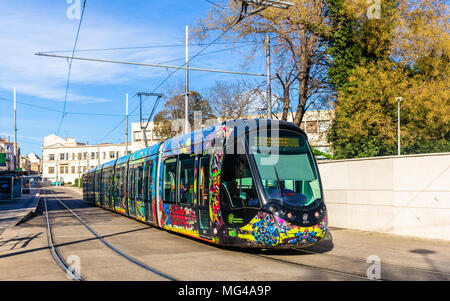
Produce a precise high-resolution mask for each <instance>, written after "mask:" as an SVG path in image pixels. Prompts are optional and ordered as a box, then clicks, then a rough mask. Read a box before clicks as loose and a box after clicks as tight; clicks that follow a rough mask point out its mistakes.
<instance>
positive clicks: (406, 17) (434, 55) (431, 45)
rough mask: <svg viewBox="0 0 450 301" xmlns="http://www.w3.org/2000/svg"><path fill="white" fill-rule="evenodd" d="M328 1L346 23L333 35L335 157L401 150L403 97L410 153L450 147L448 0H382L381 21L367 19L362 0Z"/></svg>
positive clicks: (331, 135) (404, 127)
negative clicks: (399, 104) (399, 108)
mask: <svg viewBox="0 0 450 301" xmlns="http://www.w3.org/2000/svg"><path fill="white" fill-rule="evenodd" d="M329 2H330V3H331V2H333V5H334V7H335V8H336V12H335V13H334V14H335V15H336V16H338V17H339V18H337V19H336V20H337V21H336V24H338V25H339V24H341V23H343V24H344V25H347V26H342V25H341V26H337V27H336V28H335V29H336V30H335V33H334V34H333V35H331V39H330V45H331V47H330V53H331V54H332V55H333V64H332V67H331V68H330V72H329V75H330V80H331V82H332V83H333V84H334V87H335V110H336V117H335V121H334V123H333V125H332V128H331V131H330V133H329V140H330V141H331V142H332V143H333V151H334V153H335V156H336V157H337V158H355V157H372V156H382V155H393V154H396V149H397V136H396V135H397V102H396V98H397V97H403V99H404V102H403V103H402V114H401V128H402V134H401V136H402V137H401V138H402V146H403V150H404V153H420V152H439V151H449V115H450V111H449V110H450V106H449V91H450V89H449V84H448V83H449V81H448V74H449V60H448V57H449V56H448V54H449V43H448V32H449V31H448V22H447V21H448V20H447V19H448V14H446V13H445V12H446V6H445V5H443V4H442V1H440V0H424V1H421V3H420V4H419V5H418V4H417V3H415V2H414V1H404V2H392V1H384V2H381V8H382V9H381V15H380V18H379V19H375V20H372V19H367V18H364V14H362V13H361V9H364V6H363V5H362V4H361V3H358V1H354V2H353V1H351V2H350V1H345V2H341V1H339V0H329ZM339 5H341V6H339ZM330 7H333V6H330ZM339 8H343V10H339ZM332 16H333V14H332ZM340 22H341V23H340Z"/></svg>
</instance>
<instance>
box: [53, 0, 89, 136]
mask: <svg viewBox="0 0 450 301" xmlns="http://www.w3.org/2000/svg"><path fill="white" fill-rule="evenodd" d="M85 8H86V0H84V1H83V8H82V11H81V17H80V23H79V24H78V30H77V35H76V37H75V43H74V45H73V50H72V58H71V59H70V60H69V61H68V62H69V72H68V75H67V83H66V92H65V96H64V110H63V113H62V116H61V121H60V122H59V127H58V131H57V135H59V132H60V130H61V126H62V123H63V121H64V118H65V117H66V107H67V96H68V94H69V85H70V75H71V73H72V62H73V57H74V55H75V50H76V48H77V44H78V38H79V36H80V30H81V24H82V23H83V17H84V10H85Z"/></svg>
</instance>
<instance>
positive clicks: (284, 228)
mask: <svg viewBox="0 0 450 301" xmlns="http://www.w3.org/2000/svg"><path fill="white" fill-rule="evenodd" d="M239 232H240V234H238V237H241V238H246V239H248V240H251V241H253V245H259V246H267V247H274V246H277V245H280V244H285V245H293V244H297V245H305V244H314V243H316V242H318V241H320V240H321V239H322V238H323V237H324V236H325V235H326V233H327V219H326V217H325V218H324V219H323V220H322V221H321V223H320V224H319V225H315V226H312V227H300V226H296V225H293V224H291V223H289V222H287V221H285V220H283V219H281V218H279V217H276V216H273V215H270V214H267V213H264V212H260V213H258V216H257V217H256V218H255V219H253V221H251V222H250V224H249V225H247V226H245V227H243V228H242V229H241V230H240V231H239ZM248 234H251V235H248Z"/></svg>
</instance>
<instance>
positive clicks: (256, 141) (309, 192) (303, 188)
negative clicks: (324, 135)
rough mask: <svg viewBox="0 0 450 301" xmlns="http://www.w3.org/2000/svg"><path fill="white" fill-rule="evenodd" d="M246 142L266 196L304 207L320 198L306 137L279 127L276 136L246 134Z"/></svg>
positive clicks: (316, 174) (286, 203)
mask: <svg viewBox="0 0 450 301" xmlns="http://www.w3.org/2000/svg"><path fill="white" fill-rule="evenodd" d="M249 146H250V152H251V154H252V155H253V158H254V159H255V163H256V165H257V168H258V171H259V175H260V177H261V181H262V185H263V187H264V191H265V193H266V196H267V198H268V199H271V200H277V201H279V202H280V203H281V204H283V205H288V206H290V207H305V206H309V205H311V204H312V203H313V202H314V201H315V200H317V199H321V198H322V196H321V188H320V181H319V176H318V173H317V169H316V163H315V160H314V157H313V154H312V151H311V148H310V146H309V144H308V141H307V139H306V138H304V137H303V136H301V135H299V134H297V133H295V132H291V131H287V130H281V131H279V135H278V137H274V136H270V135H266V136H264V137H262V136H261V135H258V136H256V135H251V134H250V135H249Z"/></svg>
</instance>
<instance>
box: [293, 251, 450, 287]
mask: <svg viewBox="0 0 450 301" xmlns="http://www.w3.org/2000/svg"><path fill="white" fill-rule="evenodd" d="M295 250H297V251H299V252H303V253H307V254H311V255H320V256H326V257H332V258H338V259H345V260H351V261H353V262H358V263H364V264H367V261H365V260H363V259H360V258H354V257H348V256H342V255H336V254H326V253H321V252H315V251H312V250H307V249H295ZM383 266H384V267H385V268H386V266H387V267H389V268H391V269H403V270H407V271H410V272H420V273H430V274H434V275H440V276H443V277H447V278H446V279H443V280H449V279H450V273H446V272H441V271H432V270H427V269H421V268H414V267H407V266H401V265H396V264H392V263H386V262H384V263H383Z"/></svg>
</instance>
